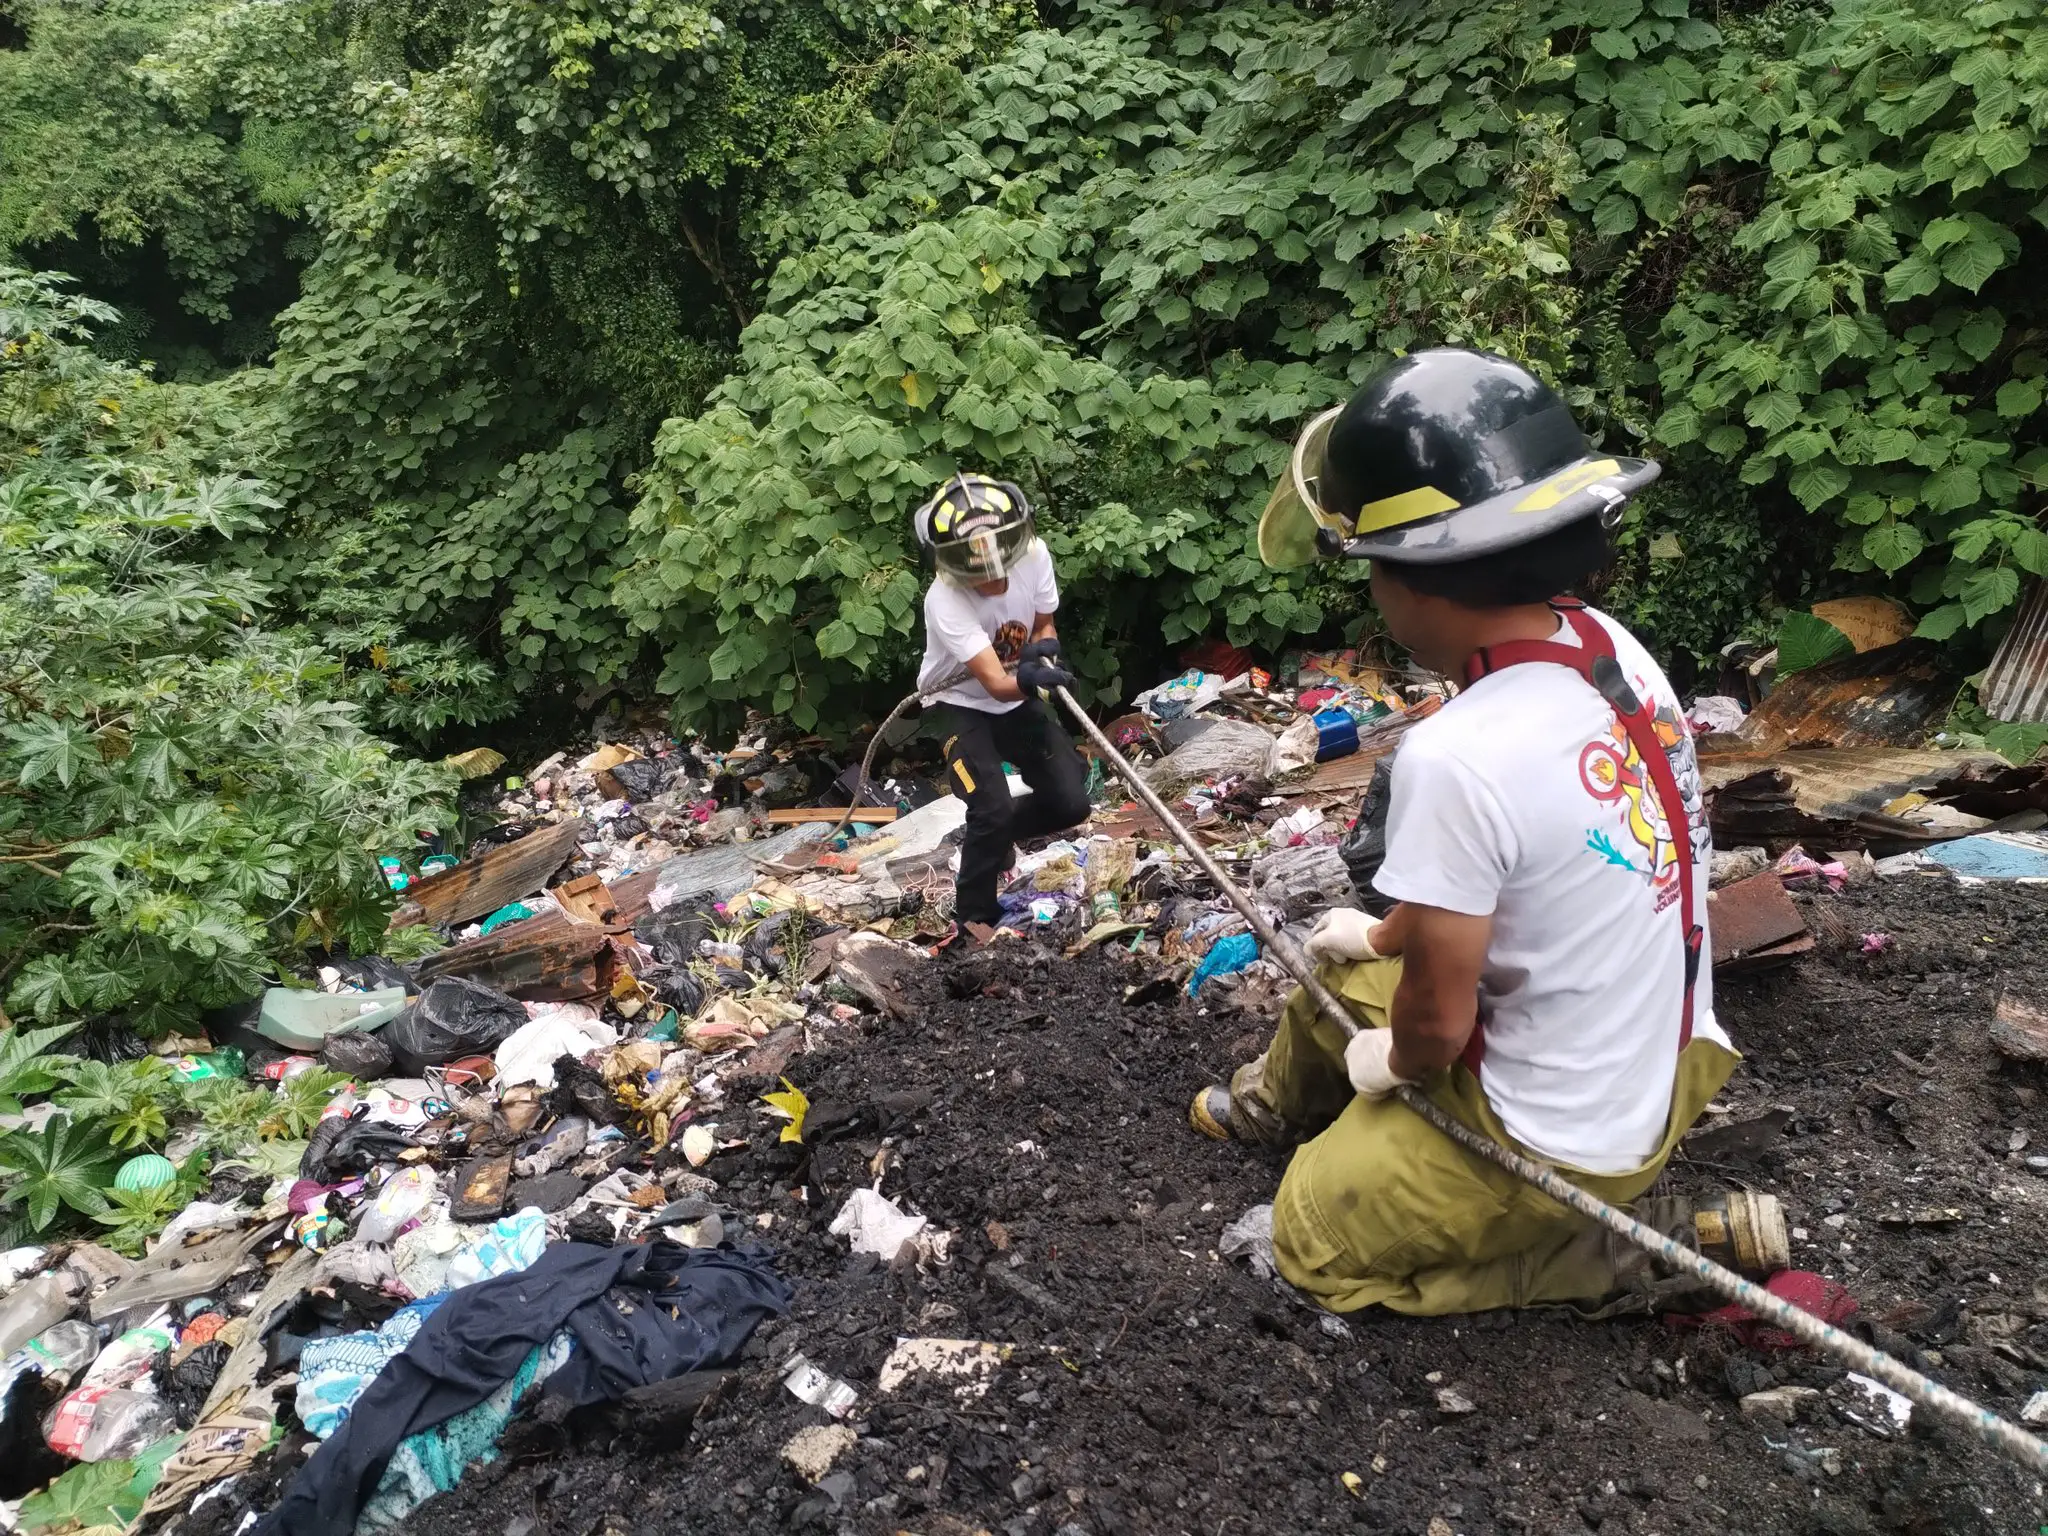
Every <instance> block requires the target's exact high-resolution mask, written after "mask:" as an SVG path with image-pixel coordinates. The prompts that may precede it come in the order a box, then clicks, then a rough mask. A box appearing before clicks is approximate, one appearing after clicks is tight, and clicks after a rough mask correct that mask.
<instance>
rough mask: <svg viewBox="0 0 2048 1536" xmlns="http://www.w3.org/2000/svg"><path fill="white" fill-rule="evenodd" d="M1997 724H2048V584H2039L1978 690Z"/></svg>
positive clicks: (2023, 604)
mask: <svg viewBox="0 0 2048 1536" xmlns="http://www.w3.org/2000/svg"><path fill="white" fill-rule="evenodd" d="M1978 697H1979V698H1981V699H1982V700H1983V701H1984V708H1985V710H1986V711H1987V712H1988V713H1989V714H1990V715H1991V717H1992V718H1993V719H1994V720H2015V721H2032V722H2035V723H2040V724H2048V581H2037V582H2035V583H2034V590H2033V591H2032V592H2030V593H2029V594H2028V595H2027V600H2026V601H2025V602H2024V603H2022V604H2021V605H2020V616H2019V618H2017V619H2016V620H2014V621H2013V626H2012V628H2011V629H2009V630H2007V631H2006V635H2005V639H2004V640H2003V641H2001V642H2000V644H1999V647H1998V654H1997V655H1996V656H1994V657H1992V658H1991V670H1990V671H1988V672H1986V673H1985V674H1984V686H1983V687H1982V688H1980V689H1979V690H1978Z"/></svg>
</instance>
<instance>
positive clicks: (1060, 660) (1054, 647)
mask: <svg viewBox="0 0 2048 1536" xmlns="http://www.w3.org/2000/svg"><path fill="white" fill-rule="evenodd" d="M1021 659H1022V660H1025V661H1050V662H1053V663H1055V664H1057V665H1062V666H1063V665H1065V663H1066V659H1067V653H1066V652H1065V651H1063V650H1061V649H1060V637H1059V636H1058V635H1045V636H1043V637H1041V638H1040V639H1037V640H1034V641H1032V642H1031V643H1030V644H1029V645H1027V646H1025V647H1024V649H1023V651H1022V652H1021Z"/></svg>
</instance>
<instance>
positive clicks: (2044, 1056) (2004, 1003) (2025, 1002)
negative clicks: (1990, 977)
mask: <svg viewBox="0 0 2048 1536" xmlns="http://www.w3.org/2000/svg"><path fill="white" fill-rule="evenodd" d="M1991 1043H1992V1044H1993V1045H1994V1046H1996V1047H1997V1048H1998V1050H1999V1053H2000V1054H2001V1055H2005V1056H2010V1057H2012V1058H2013V1059H2014V1060H2016V1061H2048V1008H2043V1007H2042V1006H2041V1005H2040V1004H2039V1003H2037V1002H2033V1001H2031V1000H2029V999H2027V998H2022V997H2015V996H2013V994H2012V993H2010V992H2001V993H2000V994H1999V997H1998V1002H1997V1003H1996V1005H1994V1007H1993V1009H1992V1014H1991Z"/></svg>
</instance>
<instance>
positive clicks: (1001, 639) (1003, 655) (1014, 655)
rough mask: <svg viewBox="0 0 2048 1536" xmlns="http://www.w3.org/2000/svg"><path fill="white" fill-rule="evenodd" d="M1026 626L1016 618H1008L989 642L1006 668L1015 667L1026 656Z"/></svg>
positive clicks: (997, 658)
mask: <svg viewBox="0 0 2048 1536" xmlns="http://www.w3.org/2000/svg"><path fill="white" fill-rule="evenodd" d="M1024 635H1025V628H1024V626H1023V625H1022V624H1020V623H1019V622H1018V621H1017V620H1015V619H1007V620H1005V621H1004V622H1003V625H1002V627H1001V628H999V629H998V630H997V631H996V633H995V638H994V639H993V640H991V641H989V644H990V645H992V646H994V647H995V652H996V660H997V661H1000V662H1001V663H1002V664H1003V665H1004V666H1005V667H1006V668H1007V667H1015V666H1016V665H1017V663H1018V662H1019V661H1021V660H1023V658H1024Z"/></svg>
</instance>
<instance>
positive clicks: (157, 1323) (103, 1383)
mask: <svg viewBox="0 0 2048 1536" xmlns="http://www.w3.org/2000/svg"><path fill="white" fill-rule="evenodd" d="M177 1342H178V1341H177V1337H176V1335H174V1334H173V1333H172V1332H171V1326H170V1322H169V1319H168V1317H167V1316H160V1317H157V1318H154V1319H152V1320H151V1321H149V1322H148V1323H145V1324H144V1325H143V1326H142V1327H140V1328H130V1329H129V1330H128V1331H127V1332H126V1333H124V1334H122V1335H121V1336H120V1337H119V1338H117V1339H115V1340H114V1341H113V1342H112V1343H110V1344H108V1345H107V1347H106V1348H105V1349H103V1350H101V1351H100V1353H99V1358H97V1359H96V1360H94V1361H93V1363H92V1365H91V1366H90V1367H89V1368H88V1369H87V1370H86V1373H85V1381H84V1384H85V1385H86V1386H88V1387H127V1386H133V1385H134V1384H135V1383H136V1382H138V1381H141V1380H143V1379H144V1378H145V1377H147V1376H148V1375H149V1373H150V1372H151V1371H153V1370H155V1369H156V1363H157V1361H159V1360H161V1359H162V1358H163V1357H164V1356H165V1355H168V1354H169V1353H170V1352H171V1346H172V1345H173V1344H175V1343H177Z"/></svg>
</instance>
